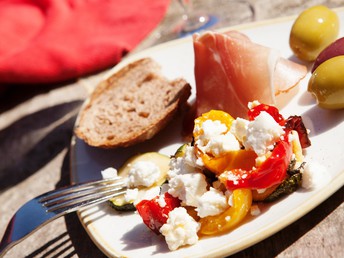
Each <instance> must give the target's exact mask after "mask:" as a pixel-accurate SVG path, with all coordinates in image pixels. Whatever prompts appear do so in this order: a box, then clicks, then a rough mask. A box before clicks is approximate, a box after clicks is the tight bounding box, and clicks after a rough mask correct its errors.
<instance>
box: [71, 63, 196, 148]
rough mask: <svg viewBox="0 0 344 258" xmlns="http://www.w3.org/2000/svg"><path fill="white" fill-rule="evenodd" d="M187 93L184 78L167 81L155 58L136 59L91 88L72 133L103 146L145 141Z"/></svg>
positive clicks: (188, 90)
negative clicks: (91, 90)
mask: <svg viewBox="0 0 344 258" xmlns="http://www.w3.org/2000/svg"><path fill="white" fill-rule="evenodd" d="M190 94H191V87H190V85H189V84H188V83H187V82H186V81H185V80H184V79H176V80H173V81H169V80H168V79H167V78H166V77H164V76H163V75H162V73H161V68H160V65H159V64H158V63H157V62H155V61H154V60H153V59H151V58H144V59H140V60H138V61H135V62H133V63H130V64H129V65H127V66H125V67H124V68H122V69H121V70H119V71H118V72H116V73H115V74H113V75H112V76H111V77H110V78H108V79H107V80H105V81H103V82H101V83H100V84H99V85H98V86H97V87H96V88H95V90H94V91H93V93H92V94H91V96H90V98H89V101H88V103H86V104H85V105H84V108H83V109H82V111H81V112H80V114H79V118H78V121H77V125H76V127H75V134H76V135H77V136H78V137H79V138H81V139H83V140H84V141H85V142H86V143H88V144H89V145H91V146H95V147H103V148H115V147H126V146H130V145H133V144H136V143H139V142H142V141H145V140H147V139H150V138H152V137H153V136H154V135H155V134H156V133H157V132H159V131H160V130H161V129H162V128H163V127H164V126H165V125H166V124H167V123H168V122H169V121H170V120H171V119H172V118H173V116H174V115H175V114H176V112H177V110H178V108H179V107H180V106H182V105H184V104H185V103H186V101H187V99H188V98H189V96H190Z"/></svg>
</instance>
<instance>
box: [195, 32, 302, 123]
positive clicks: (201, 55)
mask: <svg viewBox="0 0 344 258" xmlns="http://www.w3.org/2000/svg"><path fill="white" fill-rule="evenodd" d="M193 43H194V52H195V80H196V109H197V111H196V113H197V114H196V115H200V114H202V113H204V112H207V111H209V110H210V109H220V110H224V111H226V112H228V113H230V114H231V115H232V116H234V117H238V116H239V117H246V113H247V110H248V108H247V104H248V102H250V101H253V100H258V101H260V102H261V103H266V104H272V105H276V104H277V103H276V95H278V94H280V93H282V92H288V91H289V90H290V89H291V88H293V87H295V86H296V85H297V84H298V83H299V81H300V80H301V79H302V78H303V77H304V76H305V75H306V73H307V68H306V67H305V66H303V65H300V64H297V63H294V62H292V61H289V60H287V59H285V58H282V57H280V55H279V53H278V52H277V51H276V50H273V49H271V48H268V47H265V46H262V45H259V44H256V43H254V42H252V41H251V40H250V39H249V38H248V37H247V36H246V35H244V34H242V33H240V32H238V31H229V32H227V33H216V32H205V33H204V34H202V35H199V34H195V35H194V36H193ZM277 106H278V105H277Z"/></svg>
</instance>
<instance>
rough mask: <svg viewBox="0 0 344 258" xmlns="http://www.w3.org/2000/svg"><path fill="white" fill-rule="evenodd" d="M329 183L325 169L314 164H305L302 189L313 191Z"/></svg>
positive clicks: (329, 177) (328, 176)
mask: <svg viewBox="0 0 344 258" xmlns="http://www.w3.org/2000/svg"><path fill="white" fill-rule="evenodd" d="M330 181H331V176H330V174H329V173H328V171H327V169H326V168H325V167H324V166H322V165H321V164H318V163H316V162H306V165H305V167H304V170H303V173H302V187H303V188H305V189H315V188H320V187H322V186H325V185H326V184H328V183H329V182H330Z"/></svg>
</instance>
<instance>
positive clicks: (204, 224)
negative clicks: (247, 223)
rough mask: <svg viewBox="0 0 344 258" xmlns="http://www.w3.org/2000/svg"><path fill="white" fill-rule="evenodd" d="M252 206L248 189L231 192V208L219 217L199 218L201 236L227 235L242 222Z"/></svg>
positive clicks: (250, 193)
mask: <svg viewBox="0 0 344 258" xmlns="http://www.w3.org/2000/svg"><path fill="white" fill-rule="evenodd" d="M251 205H252V192H251V190H250V189H236V190H234V191H233V206H231V207H229V208H228V209H227V210H225V211H224V212H222V213H221V214H219V215H215V216H208V217H205V218H201V219H200V220H199V222H200V223H201V228H200V231H199V233H200V234H201V235H216V234H222V233H227V232H228V231H230V230H232V229H233V228H235V227H236V226H238V225H239V224H240V222H242V221H243V219H244V218H245V217H246V215H247V213H248V212H249V211H250V209H251Z"/></svg>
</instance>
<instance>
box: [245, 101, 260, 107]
mask: <svg viewBox="0 0 344 258" xmlns="http://www.w3.org/2000/svg"><path fill="white" fill-rule="evenodd" d="M259 105H260V102H259V101H258V100H254V101H252V102H248V104H247V107H248V108H249V109H252V108H254V107H256V106H259Z"/></svg>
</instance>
